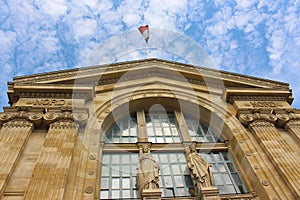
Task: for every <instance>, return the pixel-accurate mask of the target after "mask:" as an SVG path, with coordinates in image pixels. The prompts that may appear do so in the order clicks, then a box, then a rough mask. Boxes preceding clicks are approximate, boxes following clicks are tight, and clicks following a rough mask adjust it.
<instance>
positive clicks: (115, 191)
mask: <svg viewBox="0 0 300 200" xmlns="http://www.w3.org/2000/svg"><path fill="white" fill-rule="evenodd" d="M112 198H113V199H118V198H120V192H119V190H113V191H112Z"/></svg>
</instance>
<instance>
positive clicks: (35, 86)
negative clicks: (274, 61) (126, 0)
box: [0, 59, 300, 200]
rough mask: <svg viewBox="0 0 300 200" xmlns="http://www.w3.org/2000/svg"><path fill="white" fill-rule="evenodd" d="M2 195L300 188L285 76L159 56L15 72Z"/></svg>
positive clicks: (265, 193) (295, 119)
mask: <svg viewBox="0 0 300 200" xmlns="http://www.w3.org/2000/svg"><path fill="white" fill-rule="evenodd" d="M8 98H9V103H10V105H11V106H10V107H4V111H3V112H2V113H0V199H4V200H17V199H18V200H19V199H25V200H29V199H37V200H41V199H57V200H60V199H72V200H76V199H78V200H79V199H91V200H92V199H93V200H95V199H207V200H209V199H236V200H237V199H261V200H266V199H270V200H279V199H289V200H290V199H300V168H299V166H300V146H299V144H300V111H299V110H296V109H293V108H292V107H291V103H292V100H293V97H292V93H291V89H290V88H289V85H288V84H287V83H282V82H277V81H271V80H266V79H260V78H256V77H249V76H244V75H240V74H234V73H228V72H224V71H218V70H213V69H208V68H202V67H196V66H192V65H187V64H181V63H176V62H170V61H165V60H160V59H146V60H139V61H130V62H123V63H114V64H110V65H103V66H93V67H86V68H80V69H72V70H64V71H57V72H50V73H43V74H35V75H30V76H22V77H15V78H14V80H13V82H9V83H8Z"/></svg>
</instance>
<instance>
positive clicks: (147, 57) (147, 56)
mask: <svg viewBox="0 0 300 200" xmlns="http://www.w3.org/2000/svg"><path fill="white" fill-rule="evenodd" d="M146 51H147V58H149V49H148V42H146Z"/></svg>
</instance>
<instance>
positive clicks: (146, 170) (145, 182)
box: [137, 146, 159, 193]
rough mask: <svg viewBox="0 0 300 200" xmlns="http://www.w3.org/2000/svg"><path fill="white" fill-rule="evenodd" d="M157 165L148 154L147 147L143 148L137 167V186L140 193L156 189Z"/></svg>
mask: <svg viewBox="0 0 300 200" xmlns="http://www.w3.org/2000/svg"><path fill="white" fill-rule="evenodd" d="M158 173H159V165H158V163H157V162H156V160H154V158H153V156H152V155H151V154H150V149H149V147H148V146H143V148H142V152H141V153H140V157H139V162H138V166H137V184H138V188H139V191H140V193H142V191H143V189H150V190H155V189H158Z"/></svg>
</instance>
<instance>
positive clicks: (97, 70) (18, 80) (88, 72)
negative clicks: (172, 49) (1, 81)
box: [13, 59, 289, 89]
mask: <svg viewBox="0 0 300 200" xmlns="http://www.w3.org/2000/svg"><path fill="white" fill-rule="evenodd" d="M156 65H163V66H165V67H167V68H169V69H176V70H180V71H181V72H188V73H195V74H196V75H197V74H198V75H200V76H207V77H210V78H212V77H215V78H217V79H222V80H223V81H227V82H228V81H229V82H230V81H232V82H235V83H240V84H243V85H249V84H250V85H252V86H253V87H263V88H285V89H287V88H289V85H288V84H287V83H282V82H277V81H272V80H267V79H262V78H256V77H251V76H245V75H241V74H236V73H230V72H224V71H221V70H216V69H210V68H204V67H198V66H194V65H190V64H182V63H177V62H171V61H165V60H160V59H146V60H139V61H129V62H121V63H112V64H105V65H99V66H92V67H84V68H77V69H72V70H63V71H56V72H49V73H44V74H36V75H31V76H22V77H15V78H14V81H13V82H14V84H16V85H22V84H33V83H38V84H43V83H50V82H51V83H55V82H57V81H59V80H71V79H74V80H75V79H77V78H84V77H85V78H86V77H89V76H98V75H103V74H106V73H111V72H120V71H126V70H130V69H133V68H136V67H145V66H149V67H152V66H156ZM91 84H93V83H91Z"/></svg>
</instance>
